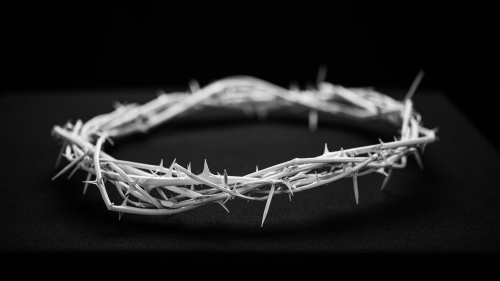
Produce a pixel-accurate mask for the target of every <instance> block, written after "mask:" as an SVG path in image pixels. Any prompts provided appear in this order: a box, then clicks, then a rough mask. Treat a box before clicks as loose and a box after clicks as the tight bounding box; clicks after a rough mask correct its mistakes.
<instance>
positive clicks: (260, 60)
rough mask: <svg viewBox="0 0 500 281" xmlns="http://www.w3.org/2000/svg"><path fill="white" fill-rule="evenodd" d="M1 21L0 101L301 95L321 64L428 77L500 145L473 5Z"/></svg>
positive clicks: (150, 10) (347, 81) (12, 16)
mask: <svg viewBox="0 0 500 281" xmlns="http://www.w3.org/2000/svg"><path fill="white" fill-rule="evenodd" d="M3 13H4V17H3V19H4V24H3V31H2V35H1V36H2V39H3V40H2V42H3V43H2V45H3V47H4V48H5V49H4V51H3V56H4V59H3V60H2V66H3V67H2V68H3V69H4V70H6V73H5V72H4V73H3V79H2V83H1V85H2V93H16V94H19V95H22V94H27V93H31V94H32V93H39V94H40V95H43V94H45V93H50V92H53V91H57V92H59V93H60V92H64V91H66V90H67V92H68V95H69V94H71V93H72V92H74V91H73V90H75V89H76V90H80V89H83V90H87V89H88V90H94V89H98V90H99V91H98V92H99V93H101V94H102V93H106V89H109V90H110V92H113V93H115V94H116V91H112V90H113V89H131V88H142V87H147V88H151V87H159V88H162V87H165V88H172V87H186V88H187V85H188V82H189V80H190V79H192V78H195V79H197V80H198V81H199V82H200V84H201V85H205V84H207V83H209V82H210V81H211V80H215V79H219V78H223V77H225V76H229V75H238V74H245V75H253V76H257V77H260V78H263V79H265V80H268V81H270V82H273V83H276V84H280V85H283V86H288V85H289V83H290V82H291V81H296V82H297V83H299V85H300V86H301V87H303V88H304V87H307V85H308V84H309V83H313V82H314V81H315V79H316V75H317V71H318V68H319V66H320V65H326V66H327V67H328V75H327V80H328V81H330V82H333V83H338V84H342V85H344V86H375V87H377V88H391V89H397V90H401V91H404V90H405V89H407V88H408V87H409V85H410V84H411V82H412V80H413V79H414V77H415V76H416V74H417V73H418V71H419V70H420V69H424V70H425V72H426V76H425V78H424V80H423V82H422V84H421V87H422V88H424V89H432V90H438V91H440V92H442V93H444V94H445V95H446V96H447V97H448V98H449V100H451V101H452V102H453V103H454V104H455V105H456V106H457V107H458V108H459V109H460V110H461V111H462V112H463V113H465V116H466V117H467V118H468V119H469V120H470V121H472V123H473V124H474V125H475V126H476V127H477V128H479V129H480V131H481V132H482V133H483V134H484V135H485V136H487V137H488V138H489V140H490V141H491V142H492V143H493V144H494V145H495V146H496V147H497V149H498V147H499V146H498V143H500V142H499V141H498V139H499V138H498V136H496V135H495V132H494V130H493V128H494V127H491V124H492V123H494V122H493V121H495V119H494V114H493V113H494V112H495V110H496V105H495V103H494V102H493V101H494V99H495V98H496V97H497V96H498V93H497V90H496V85H495V84H496V83H495V82H496V80H495V79H496V77H497V74H498V69H497V63H496V59H497V52H496V46H494V44H493V39H494V36H495V29H494V28H493V21H494V16H493V8H492V7H484V6H481V5H480V4H478V3H476V2H467V1H455V3H454V4H453V5H436V4H424V3H413V2H412V5H401V4H400V5H394V4H391V5H381V4H379V3H377V4H371V5H370V6H367V5H366V4H345V3H340V4H339V3H329V5H328V6H325V5H324V4H321V5H320V4H307V5H305V4H301V5H298V6H294V5H292V4H289V3H288V4H286V5H282V6H279V7H277V8H275V7H272V6H270V5H257V4H255V3H253V2H250V3H239V2H238V5H236V4H232V6H231V5H227V6H211V7H206V6H200V5H199V4H195V3H188V4H187V5H185V6H183V7H179V6H174V5H172V4H171V1H158V2H157V3H151V4H140V5H139V4H128V3H115V4H103V3H100V4H98V5H91V4H88V3H75V2H73V1H71V4H67V3H66V4H61V3H57V4H53V3H45V2H39V3H35V4H24V3H18V4H14V5H11V6H9V7H7V8H6V9H4V10H3ZM429 92H432V91H429ZM80 93H81V91H80ZM417 95H418V93H417ZM47 102H56V101H55V100H54V99H48V100H47ZM51 108H53V107H51ZM445 112H450V110H449V109H448V110H447V111H445ZM2 121H4V120H2ZM63 121H65V120H61V122H63ZM461 122H463V121H462V120H461ZM24 123H26V122H24ZM457 124H459V123H458V121H457ZM460 124H462V123H460ZM457 126H458V125H457ZM463 137H464V138H467V136H463ZM464 143H468V142H466V141H464ZM21 259H24V257H21ZM200 262H205V261H200ZM402 262H403V261H402Z"/></svg>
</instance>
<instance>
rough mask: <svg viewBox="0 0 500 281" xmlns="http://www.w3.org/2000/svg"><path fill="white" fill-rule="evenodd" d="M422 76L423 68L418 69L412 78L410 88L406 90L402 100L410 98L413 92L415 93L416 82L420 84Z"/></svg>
mask: <svg viewBox="0 0 500 281" xmlns="http://www.w3.org/2000/svg"><path fill="white" fill-rule="evenodd" d="M423 77H424V70H422V69H421V70H420V71H419V72H418V74H417V77H415V79H414V80H413V83H412V84H411V86H410V89H409V90H408V93H407V94H406V96H405V98H404V100H409V99H411V98H412V96H413V94H415V91H416V90H417V87H418V84H420V81H421V80H422V78H423Z"/></svg>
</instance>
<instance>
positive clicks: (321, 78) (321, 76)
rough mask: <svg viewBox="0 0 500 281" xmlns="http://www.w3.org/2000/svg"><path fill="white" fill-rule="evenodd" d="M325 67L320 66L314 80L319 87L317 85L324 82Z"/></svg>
mask: <svg viewBox="0 0 500 281" xmlns="http://www.w3.org/2000/svg"><path fill="white" fill-rule="evenodd" d="M327 70H328V69H327V67H326V65H324V64H322V65H321V66H320V67H319V69H318V76H317V78H316V83H317V85H318V86H319V84H320V83H321V82H323V81H325V80H326V72H327Z"/></svg>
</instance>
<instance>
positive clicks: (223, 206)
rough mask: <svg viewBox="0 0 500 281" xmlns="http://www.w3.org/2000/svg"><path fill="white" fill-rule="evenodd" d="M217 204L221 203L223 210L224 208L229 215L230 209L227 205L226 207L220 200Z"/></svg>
mask: <svg viewBox="0 0 500 281" xmlns="http://www.w3.org/2000/svg"><path fill="white" fill-rule="evenodd" d="M215 202H217V203H219V205H221V206H222V208H224V210H226V211H227V212H228V213H229V209H228V208H227V207H226V205H224V203H222V202H221V201H220V200H218V201H215Z"/></svg>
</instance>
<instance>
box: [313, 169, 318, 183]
mask: <svg viewBox="0 0 500 281" xmlns="http://www.w3.org/2000/svg"><path fill="white" fill-rule="evenodd" d="M314 173H316V181H317V182H319V176H318V172H316V171H314Z"/></svg>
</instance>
